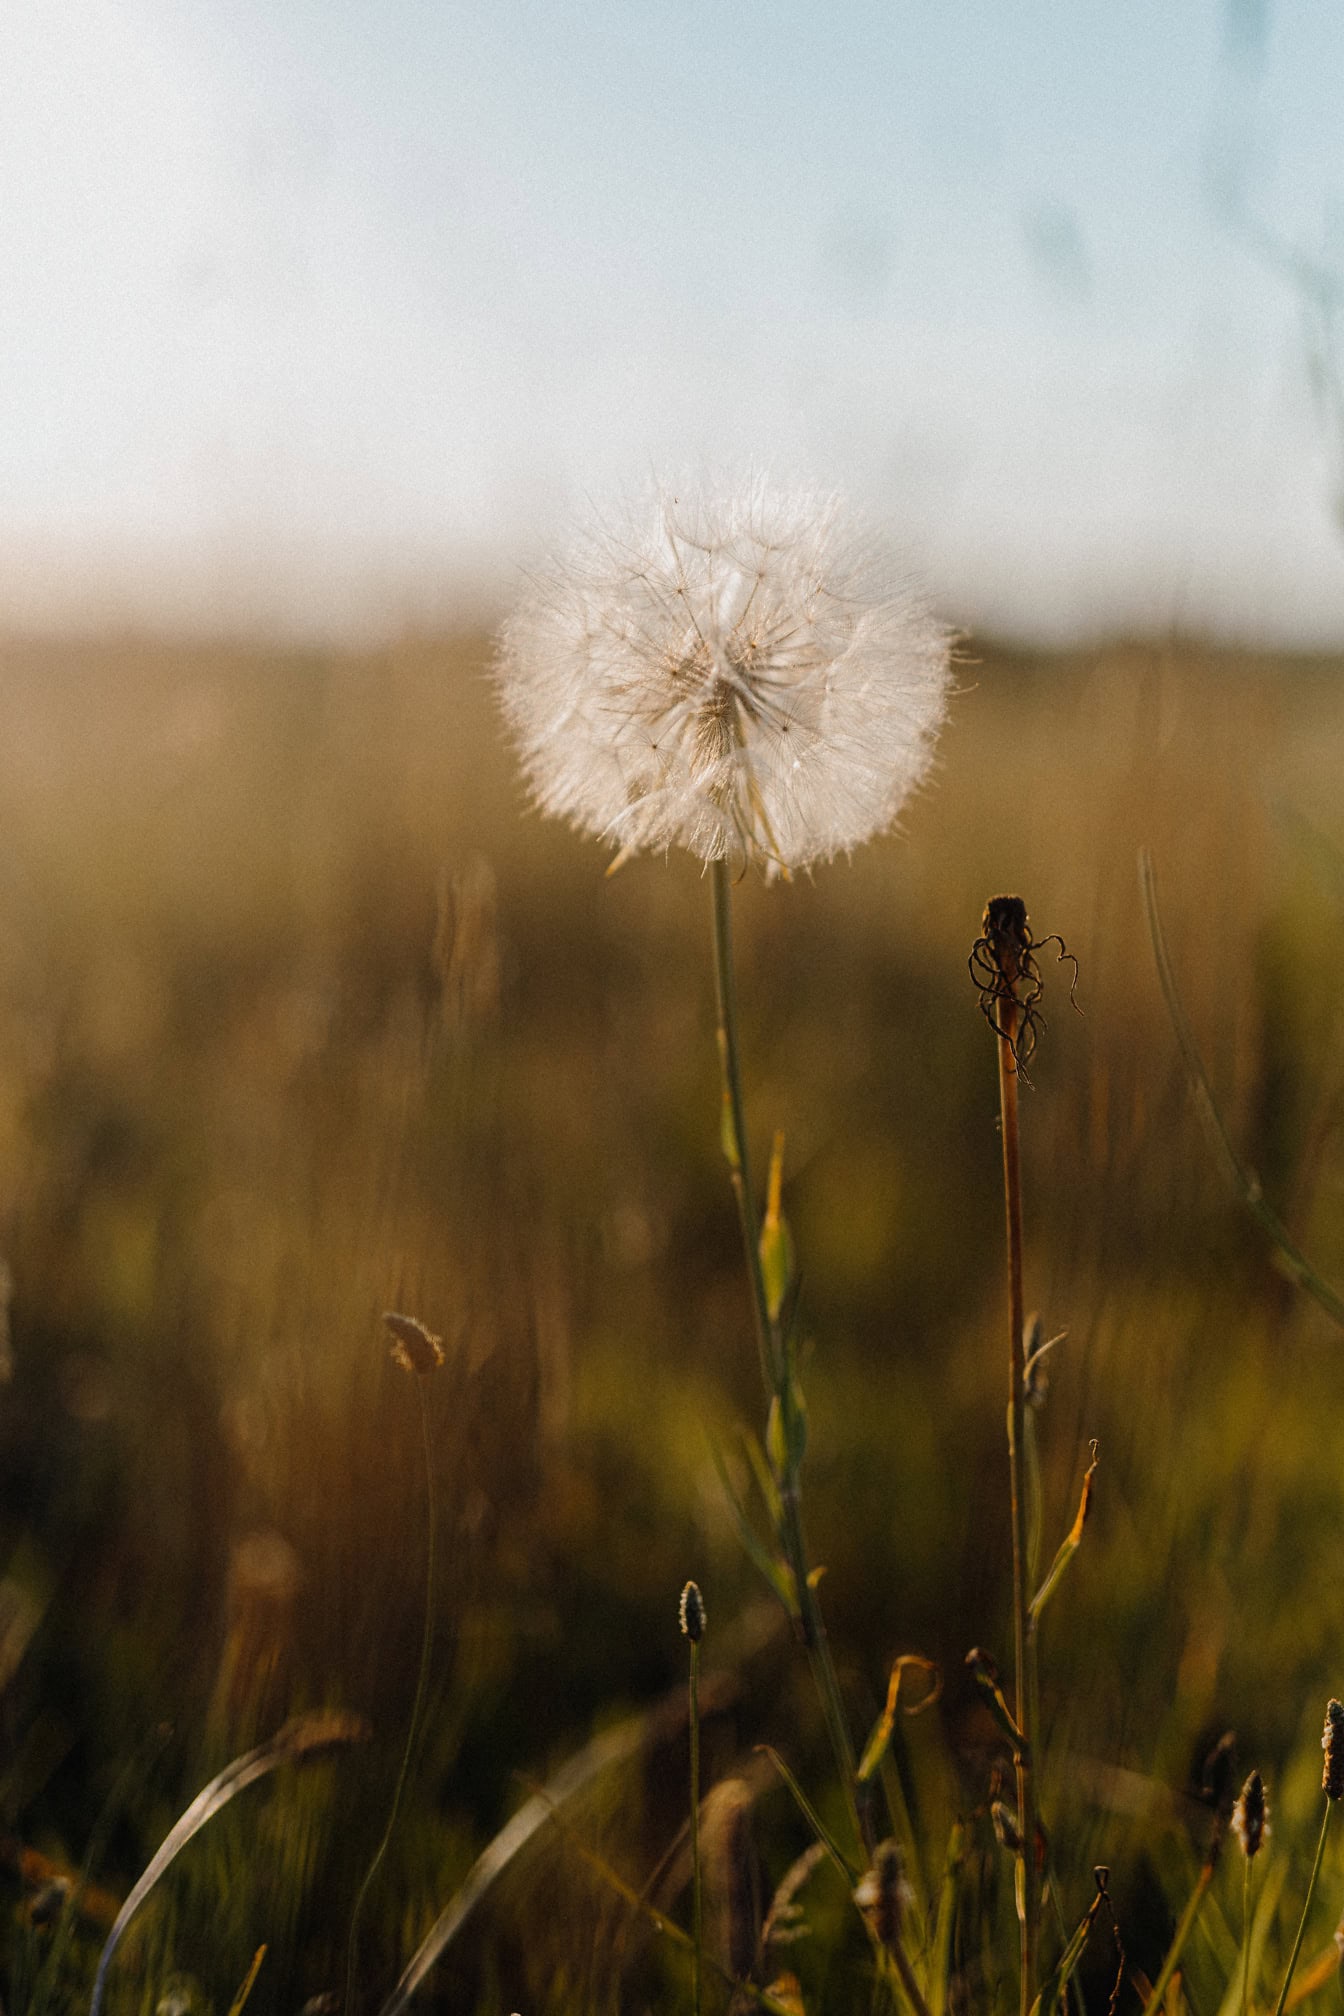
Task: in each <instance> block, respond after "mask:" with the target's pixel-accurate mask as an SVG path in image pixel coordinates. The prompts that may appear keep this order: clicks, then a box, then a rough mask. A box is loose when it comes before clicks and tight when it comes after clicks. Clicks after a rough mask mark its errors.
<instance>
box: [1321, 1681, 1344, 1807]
mask: <svg viewBox="0 0 1344 2016" xmlns="http://www.w3.org/2000/svg"><path fill="white" fill-rule="evenodd" d="M1321 1748H1322V1750H1324V1752H1325V1769H1324V1771H1323V1772H1322V1773H1321V1789H1322V1790H1323V1792H1324V1793H1325V1796H1326V1798H1327V1799H1344V1702H1341V1701H1336V1700H1335V1699H1334V1698H1333V1697H1332V1698H1331V1701H1330V1705H1329V1707H1328V1708H1327V1709H1326V1711H1325V1734H1324V1735H1323V1736H1322V1737H1321Z"/></svg>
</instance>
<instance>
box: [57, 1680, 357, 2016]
mask: <svg viewBox="0 0 1344 2016" xmlns="http://www.w3.org/2000/svg"><path fill="white" fill-rule="evenodd" d="M368 1734H369V1730H368V1724H367V1723H366V1722H364V1721H362V1720H361V1719H360V1718H359V1717H358V1716H355V1715H342V1714H339V1713H337V1712H335V1711H327V1710H324V1711H321V1712H319V1713H317V1714H314V1715H297V1716H295V1717H294V1719H293V1720H292V1721H290V1722H286V1723H285V1725H284V1727H283V1728H282V1729H280V1730H278V1731H277V1732H276V1734H275V1735H274V1736H272V1737H271V1738H270V1740H269V1741H268V1742H266V1743H259V1744H258V1745H257V1747H256V1749H255V1750H248V1751H246V1752H245V1753H244V1755H243V1756H241V1757H235V1758H234V1760H233V1762H232V1763H231V1764H226V1765H225V1766H224V1769H223V1770H222V1771H221V1772H220V1773H219V1774H218V1776H217V1777H214V1778H212V1779H211V1780H210V1783H209V1784H208V1785H207V1786H206V1787H205V1789H204V1790H203V1791H201V1792H198V1793H197V1795H196V1797H195V1798H194V1799H193V1800H192V1802H191V1804H190V1806H188V1807H187V1809H186V1811H185V1812H184V1813H183V1814H182V1815H181V1816H180V1817H179V1818H178V1820H177V1821H176V1822H175V1823H174V1825H173V1826H172V1827H171V1828H170V1829H169V1831H168V1833H167V1835H166V1836H165V1838H164V1841H163V1845H162V1846H161V1847H160V1849H159V1851H158V1853H157V1854H156V1855H155V1856H154V1857H153V1859H152V1860H151V1861H150V1863H149V1866H148V1867H147V1868H146V1870H145V1872H144V1874H143V1875H142V1876H141V1878H140V1880H139V1882H138V1883H137V1884H136V1885H135V1888H134V1889H133V1890H132V1891H131V1894H130V1896H129V1897H128V1898H127V1899H126V1902H125V1903H124V1904H123V1905H122V1907H121V1909H120V1911H119V1912H118V1913H117V1918H116V1923H115V1924H114V1925H113V1927H112V1930H111V1931H110V1932H109V1933H108V1935H107V1941H106V1944H105V1945H104V1947H103V1950H102V1954H101V1956H100V1958H99V1961H98V1972H97V1974H96V1975H95V1976H94V1982H93V1998H92V2000H91V2001H90V2003H89V2016H98V2012H99V2010H100V2008H101V2007H102V2001H103V1991H104V1989H105V1987H106V1984H107V1971H108V1968H109V1967H110V1966H111V1964H112V1956H113V1954H114V1953H115V1952H116V1950H117V1947H118V1945H119V1944H120V1942H121V1935H122V1933H123V1932H124V1931H125V1930H126V1927H127V1926H128V1925H129V1924H130V1922H131V1920H132V1918H133V1917H134V1916H135V1914H136V1912H137V1911H138V1910H139V1909H140V1906H141V1905H142V1904H143V1903H144V1901H145V1899H146V1897H148V1895H149V1893H150V1891H151V1890H152V1889H153V1888H154V1885H155V1884H156V1883H157V1882H158V1880H159V1878H160V1877H161V1876H162V1875H163V1873H164V1871H165V1870H166V1869H167V1868H168V1867H169V1865H170V1863H172V1862H174V1861H175V1860H176V1859H177V1857H178V1855H179V1854H180V1853H181V1852H182V1850H183V1849H184V1848H185V1847H186V1845H187V1843H188V1841H190V1840H191V1839H192V1838H193V1836H195V1835H197V1834H199V1833H200V1831H201V1829H202V1827H204V1826H205V1825H206V1824H207V1823H208V1822H209V1821H211V1820H213V1819H214V1817H215V1815H216V1813H218V1812H219V1811H220V1810H221V1809H222V1808H223V1807H225V1806H227V1805H228V1803H229V1801H230V1800H231V1799H236V1798H237V1796H238V1794H239V1793H240V1792H243V1791H246V1789H247V1787H248V1786H249V1785H255V1784H256V1782H257V1780H258V1779H259V1778H265V1777H266V1776H267V1775H268V1773H270V1772H272V1771H278V1770H279V1769H280V1767H281V1765H282V1764H304V1763H309V1762H311V1761H312V1760H313V1759H314V1758H317V1757H321V1756H324V1755H326V1753H327V1752H328V1751H331V1750H336V1749H343V1748H344V1747H345V1746H346V1745H347V1744H350V1743H363V1742H366V1741H367V1740H368Z"/></svg>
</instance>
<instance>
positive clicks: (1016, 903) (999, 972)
mask: <svg viewBox="0 0 1344 2016" xmlns="http://www.w3.org/2000/svg"><path fill="white" fill-rule="evenodd" d="M1047 945H1056V946H1058V948H1059V950H1058V952H1057V954H1056V964H1058V965H1064V964H1067V965H1069V966H1071V967H1072V968H1073V981H1072V984H1071V985H1070V988H1069V999H1070V1000H1071V1001H1072V1002H1073V1005H1074V1007H1075V1008H1077V1007H1078V1003H1077V1000H1076V998H1075V989H1076V987H1077V985H1078V961H1077V960H1076V959H1075V958H1074V956H1073V954H1072V952H1070V951H1069V949H1068V947H1067V945H1066V944H1065V943H1064V940H1063V939H1062V938H1061V937H1060V936H1059V934H1058V932H1052V933H1051V934H1050V936H1049V937H1048V938H1037V937H1034V936H1033V935H1032V929H1031V921H1030V919H1029V918H1028V916H1027V906H1026V904H1025V903H1024V902H1023V901H1022V898H1021V897H1020V896H991V897H990V899H989V901H988V903H986V905H985V914H984V917H983V918H982V919H981V923H980V936H979V937H978V938H977V939H976V941H975V943H974V945H973V946H972V947H971V956H970V959H969V960H968V962H967V963H968V965H969V967H970V973H971V978H972V979H973V980H974V982H975V984H976V986H977V987H978V988H979V990H980V1012H981V1014H982V1015H983V1016H984V1018H985V1020H986V1021H987V1022H988V1024H989V1026H990V1028H991V1029H992V1030H993V1031H994V1033H995V1035H996V1036H1000V1037H1002V1039H1003V1041H1004V1042H1005V1043H1006V1044H1007V1046H1008V1048H1009V1050H1010V1051H1011V1052H1012V1057H1013V1063H1014V1065H1015V1067H1016V1069H1017V1073H1018V1076H1019V1077H1021V1078H1023V1079H1024V1081H1025V1075H1026V1074H1025V1070H1024V1067H1025V1065H1026V1064H1027V1063H1028V1061H1029V1060H1030V1057H1031V1054H1032V1052H1033V1050H1034V1049H1035V1048H1036V1044H1037V1041H1038V1039H1039V1037H1040V1033H1041V1031H1042V1030H1043V1029H1044V1028H1045V1017H1044V1016H1043V1015H1042V1014H1041V1010H1040V1002H1041V997H1042V995H1043V994H1044V993H1045V980H1044V977H1043V976H1042V973H1041V969H1040V964H1039V962H1038V960H1037V958H1036V954H1037V953H1038V952H1042V951H1044V950H1045V947H1046V946H1047ZM1081 1012H1082V1011H1081V1009H1080V1010H1079V1013H1080V1014H1081Z"/></svg>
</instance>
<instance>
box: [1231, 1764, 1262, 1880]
mask: <svg viewBox="0 0 1344 2016" xmlns="http://www.w3.org/2000/svg"><path fill="white" fill-rule="evenodd" d="M1269 1831H1270V1828H1269V1801H1268V1800H1267V1799H1266V1797H1265V1781H1264V1779H1263V1778H1262V1777H1261V1776H1260V1773H1259V1772H1258V1771H1252V1773H1251V1775H1250V1777H1249V1778H1248V1779H1247V1780H1246V1783H1245V1784H1244V1785H1243V1786H1242V1788H1241V1797H1240V1798H1239V1799H1238V1801H1237V1803H1236V1806H1235V1807H1234V1808H1233V1812H1232V1832H1233V1833H1234V1834H1235V1835H1236V1837H1237V1839H1238V1841H1240V1843H1241V1848H1242V1853H1243V1854H1244V1855H1245V1857H1246V1860H1247V1861H1248V1862H1252V1861H1254V1859H1255V1857H1256V1856H1257V1855H1258V1854H1259V1853H1260V1850H1261V1848H1262V1847H1263V1846H1264V1844H1265V1841H1266V1839H1267V1838H1268V1835H1269Z"/></svg>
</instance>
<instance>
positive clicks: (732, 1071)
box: [710, 860, 782, 1399]
mask: <svg viewBox="0 0 1344 2016" xmlns="http://www.w3.org/2000/svg"><path fill="white" fill-rule="evenodd" d="M710 879H711V882H712V883H713V888H714V987H715V993H716V997H717V1004H718V1016H719V1029H718V1036H719V1069H720V1071H721V1073H722V1076H723V1096H724V1100H725V1103H726V1112H725V1137H724V1145H725V1148H726V1149H727V1151H728V1162H729V1168H730V1170H731V1172H732V1179H733V1194H734V1196H735V1197H736V1199H737V1215H738V1219H739V1221H740V1223H741V1226H742V1244H743V1246H744V1248H745V1249H746V1256H747V1274H748V1276H749V1277H750V1281H751V1301H752V1311H753V1315H754V1318H755V1323H756V1342H757V1345H758V1347H759V1350H760V1354H761V1377H762V1379H763V1380H764V1381H765V1391H766V1397H767V1399H768V1398H771V1397H772V1396H773V1395H774V1394H776V1393H777V1392H778V1391H779V1386H780V1376H781V1370H782V1368H781V1365H780V1355H781V1354H780V1353H779V1351H778V1350H777V1348H776V1347H777V1342H778V1333H777V1330H776V1326H775V1324H774V1323H772V1322H771V1320H770V1305H769V1302H768V1300H767V1298H766V1293H765V1276H764V1274H763V1272H762V1270H761V1234H760V1226H759V1224H758V1222H757V1218H756V1193H755V1191H754V1190H753V1189H752V1187H751V1162H750V1159H749V1155H748V1150H747V1125H746V1102H745V1100H744V1099H743V1096H742V1052H741V1046H740V1044H739V1041H738V1033H737V978H736V968H735V966H734V962H733V892H732V886H731V884H730V882H729V879H728V863H727V862H726V861H722V860H720V861H715V862H714V863H713V864H712V866H711V869H710Z"/></svg>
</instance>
